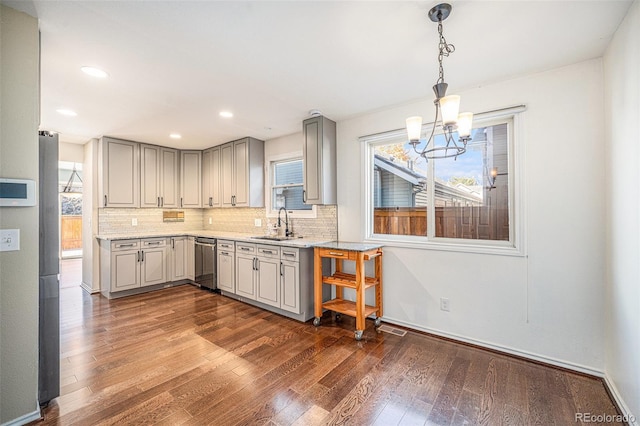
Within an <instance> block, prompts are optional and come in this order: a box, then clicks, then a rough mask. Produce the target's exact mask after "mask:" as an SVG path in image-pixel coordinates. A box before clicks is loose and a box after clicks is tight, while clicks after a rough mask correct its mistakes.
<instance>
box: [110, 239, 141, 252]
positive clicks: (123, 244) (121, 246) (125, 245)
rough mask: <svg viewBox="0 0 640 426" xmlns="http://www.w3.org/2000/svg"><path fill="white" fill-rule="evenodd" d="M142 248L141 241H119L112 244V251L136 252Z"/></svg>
mask: <svg viewBox="0 0 640 426" xmlns="http://www.w3.org/2000/svg"><path fill="white" fill-rule="evenodd" d="M139 248H140V240H119V241H112V242H111V251H121V250H136V249H139Z"/></svg>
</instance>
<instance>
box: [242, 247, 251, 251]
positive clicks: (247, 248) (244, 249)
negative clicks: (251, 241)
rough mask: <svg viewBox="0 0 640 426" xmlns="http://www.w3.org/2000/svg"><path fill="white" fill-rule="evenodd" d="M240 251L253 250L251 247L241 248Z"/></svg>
mask: <svg viewBox="0 0 640 426" xmlns="http://www.w3.org/2000/svg"><path fill="white" fill-rule="evenodd" d="M240 250H243V251H251V249H250V248H249V247H240Z"/></svg>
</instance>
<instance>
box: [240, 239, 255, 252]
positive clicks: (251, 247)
mask: <svg viewBox="0 0 640 426" xmlns="http://www.w3.org/2000/svg"><path fill="white" fill-rule="evenodd" d="M236 251H237V252H238V253H245V254H255V252H256V245H255V244H247V243H241V242H237V243H236Z"/></svg>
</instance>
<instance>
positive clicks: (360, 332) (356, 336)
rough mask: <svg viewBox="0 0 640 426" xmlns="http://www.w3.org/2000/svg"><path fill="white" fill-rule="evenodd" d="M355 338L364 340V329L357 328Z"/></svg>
mask: <svg viewBox="0 0 640 426" xmlns="http://www.w3.org/2000/svg"><path fill="white" fill-rule="evenodd" d="M354 338H355V339H356V340H358V341H360V340H362V330H356V332H355V335H354Z"/></svg>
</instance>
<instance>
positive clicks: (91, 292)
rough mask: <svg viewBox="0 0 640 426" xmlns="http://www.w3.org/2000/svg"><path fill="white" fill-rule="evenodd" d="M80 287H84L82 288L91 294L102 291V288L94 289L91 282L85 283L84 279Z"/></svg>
mask: <svg viewBox="0 0 640 426" xmlns="http://www.w3.org/2000/svg"><path fill="white" fill-rule="evenodd" d="M80 287H82V289H83V290H84V291H86V292H87V293H89V294H96V293H100V290H94V289H93V288H92V287H91V286H90V285H89V284H87V283H85V282H84V281H83V282H82V283H81V284H80Z"/></svg>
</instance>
